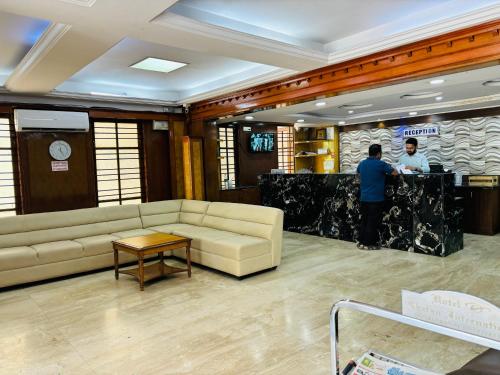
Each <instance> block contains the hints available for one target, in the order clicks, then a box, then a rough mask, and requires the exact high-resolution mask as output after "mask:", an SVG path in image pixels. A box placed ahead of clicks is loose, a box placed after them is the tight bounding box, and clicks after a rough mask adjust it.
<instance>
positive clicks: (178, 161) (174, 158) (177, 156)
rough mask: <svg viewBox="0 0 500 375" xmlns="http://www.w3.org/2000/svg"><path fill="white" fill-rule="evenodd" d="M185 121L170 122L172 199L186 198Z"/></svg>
mask: <svg viewBox="0 0 500 375" xmlns="http://www.w3.org/2000/svg"><path fill="white" fill-rule="evenodd" d="M185 125H186V124H185V121H180V120H176V121H170V123H169V148H170V171H171V173H170V176H171V181H172V185H171V186H172V198H174V199H178V198H184V194H185V193H184V176H183V163H182V137H184V135H185V131H186V128H185Z"/></svg>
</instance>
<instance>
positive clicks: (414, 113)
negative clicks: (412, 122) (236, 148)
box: [408, 112, 418, 116]
mask: <svg viewBox="0 0 500 375" xmlns="http://www.w3.org/2000/svg"><path fill="white" fill-rule="evenodd" d="M408 114H409V115H410V116H415V115H416V114H418V112H410V113H408Z"/></svg>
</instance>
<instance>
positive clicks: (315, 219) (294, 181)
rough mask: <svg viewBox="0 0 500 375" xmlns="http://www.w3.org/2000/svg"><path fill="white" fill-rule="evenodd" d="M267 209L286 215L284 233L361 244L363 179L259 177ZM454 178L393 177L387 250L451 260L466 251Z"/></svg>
mask: <svg viewBox="0 0 500 375" xmlns="http://www.w3.org/2000/svg"><path fill="white" fill-rule="evenodd" d="M259 187H260V192H261V197H262V204H263V205H265V206H271V207H277V208H280V209H282V210H283V211H284V212H285V222H284V229H285V230H288V231H292V232H299V233H307V234H314V235H319V236H323V237H329V238H336V239H340V240H345V241H356V240H357V238H358V231H359V223H360V221H361V220H360V210H359V179H358V177H357V175H354V174H282V175H278V174H266V175H261V176H259ZM454 188H455V187H454V175H453V174H451V173H447V174H442V173H429V174H418V175H417V174H415V175H400V176H388V177H387V182H386V189H385V196H386V200H385V209H384V216H383V222H382V227H381V232H380V237H381V241H382V246H383V247H388V248H392V249H399V250H406V251H414V252H418V253H425V254H430V255H436V256H447V255H449V254H451V253H453V252H456V251H458V250H460V249H462V248H463V232H462V209H461V208H460V207H459V206H458V205H457V204H456V203H455V195H454Z"/></svg>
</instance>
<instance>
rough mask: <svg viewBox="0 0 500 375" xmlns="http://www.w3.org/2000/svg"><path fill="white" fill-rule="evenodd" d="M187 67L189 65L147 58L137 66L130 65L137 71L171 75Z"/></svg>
mask: <svg viewBox="0 0 500 375" xmlns="http://www.w3.org/2000/svg"><path fill="white" fill-rule="evenodd" d="M186 65H187V64H185V63H181V62H177V61H169V60H163V59H157V58H155V57H147V58H145V59H144V60H142V61H139V62H138V63H136V64H133V65H130V67H131V68H135V69H142V70H151V71H153V72H161V73H170V72H172V71H174V70H177V69H179V68H182V67H183V66H186Z"/></svg>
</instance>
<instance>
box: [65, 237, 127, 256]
mask: <svg viewBox="0 0 500 375" xmlns="http://www.w3.org/2000/svg"><path fill="white" fill-rule="evenodd" d="M119 239H120V238H119V237H117V236H113V235H110V234H102V235H99V236H91V237H83V238H77V239H75V240H74V241H75V242H78V243H79V244H81V245H82V246H83V252H84V255H85V256H91V255H99V254H106V253H111V252H112V251H113V244H112V243H111V241H114V240H119Z"/></svg>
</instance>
